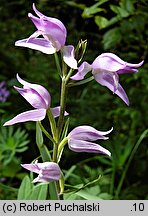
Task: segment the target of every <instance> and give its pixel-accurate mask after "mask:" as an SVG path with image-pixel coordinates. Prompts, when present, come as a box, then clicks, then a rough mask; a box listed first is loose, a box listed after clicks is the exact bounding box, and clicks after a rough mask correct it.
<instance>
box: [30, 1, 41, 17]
mask: <svg viewBox="0 0 148 216" xmlns="http://www.w3.org/2000/svg"><path fill="white" fill-rule="evenodd" d="M32 7H33V10H34V12H35V13H36V15H38V16H39V17H42V16H44V15H43V14H42V13H41V12H40V11H38V10H37V8H36V7H35V4H34V3H33V5H32Z"/></svg>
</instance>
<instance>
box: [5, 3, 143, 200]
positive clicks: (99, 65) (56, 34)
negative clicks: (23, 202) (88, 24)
mask: <svg viewBox="0 0 148 216" xmlns="http://www.w3.org/2000/svg"><path fill="white" fill-rule="evenodd" d="M33 10H34V12H35V14H36V16H34V15H33V14H31V13H29V14H28V17H29V18H30V19H31V21H32V22H33V24H34V25H35V27H36V29H37V30H36V31H35V32H34V33H33V34H32V35H31V36H30V37H29V38H26V39H22V40H19V41H17V42H16V43H15V45H16V46H21V47H27V48H30V49H34V50H38V51H41V52H42V53H45V54H54V56H55V61H56V65H57V72H58V73H59V75H60V78H61V98H60V102H59V106H57V107H51V95H50V93H49V92H48V90H47V89H45V88H44V87H43V86H41V85H38V84H33V83H30V82H27V81H25V80H23V79H22V78H20V76H19V75H18V74H17V80H18V82H19V83H20V84H22V88H20V87H16V86H14V88H15V89H16V90H17V91H18V92H19V93H20V94H21V95H22V96H23V97H24V98H25V99H26V100H27V101H28V102H29V103H30V104H31V105H32V107H33V109H32V110H29V111H26V112H23V113H20V114H18V115H17V116H15V117H14V118H13V119H11V120H9V121H7V122H6V123H5V124H4V126H9V125H13V124H16V123H21V122H27V121H34V122H36V137H37V147H38V148H39V151H40V154H41V158H42V161H41V162H40V163H39V162H38V161H35V162H34V163H30V164H22V167H24V168H25V169H27V170H29V171H31V172H34V173H37V174H38V176H37V177H36V178H35V179H34V180H33V183H36V182H46V183H49V184H50V190H49V193H50V198H51V199H60V197H61V196H60V195H61V194H63V193H64V175H63V173H62V168H61V167H60V165H59V162H60V159H61V157H62V153H63V149H64V146H65V145H66V144H68V147H69V149H70V150H72V151H75V152H88V153H96V154H104V155H108V156H111V153H110V152H109V151H108V150H107V149H105V148H103V147H101V146H100V145H99V144H97V143H95V141H97V140H106V139H108V136H107V135H108V134H109V133H110V132H111V131H112V130H113V128H111V129H109V130H108V131H106V132H104V131H99V130H97V129H95V128H93V127H92V126H88V125H82V126H78V127H75V128H74V129H73V130H71V131H70V132H68V126H69V121H68V119H69V116H70V115H69V113H68V112H67V111H66V98H67V97H68V94H67V89H68V87H72V86H75V85H80V84H84V83H87V82H90V81H91V80H93V79H95V80H96V81H97V82H98V83H99V84H101V85H102V86H106V87H107V88H109V89H110V90H111V91H112V92H113V93H115V94H116V95H118V96H119V97H120V98H121V99H122V100H123V101H124V102H125V103H126V104H127V105H129V100H128V97H127V95H126V93H125V91H124V89H123V87H122V86H121V85H120V83H119V75H120V74H124V73H132V74H134V73H137V72H138V70H137V68H139V67H140V66H141V65H142V64H143V61H142V62H140V63H138V64H131V63H127V62H125V61H123V60H121V59H120V58H119V57H118V56H116V55H115V54H113V53H103V54H101V55H99V56H98V57H97V58H96V59H95V60H94V61H93V62H92V63H91V64H90V63H88V62H81V61H82V57H83V55H84V53H85V49H86V41H80V43H79V45H78V47H77V52H79V50H81V52H80V53H81V56H80V55H79V59H77V57H75V49H74V46H72V45H65V44H66V37H67V30H66V28H65V26H64V24H63V23H62V22H61V21H60V20H58V19H56V18H52V17H47V16H45V15H43V14H42V13H41V12H39V11H38V10H37V8H36V7H35V5H34V4H33ZM57 52H60V53H61V55H60V57H61V59H60V60H59V56H58V54H57ZM60 62H62V64H61V65H60ZM80 62H81V64H80ZM86 74H90V77H87V78H85V76H86ZM52 97H53V96H52ZM46 116H47V118H48V120H49V123H50V129H49V131H51V132H49V131H47V130H46V129H45V127H44V126H43V124H42V120H43V119H44V118H46ZM42 133H43V134H44V135H45V136H46V137H48V139H49V140H50V141H51V142H52V143H53V149H52V150H53V151H52V154H51V153H49V149H48V148H47V146H46V145H45V144H43V142H42Z"/></svg>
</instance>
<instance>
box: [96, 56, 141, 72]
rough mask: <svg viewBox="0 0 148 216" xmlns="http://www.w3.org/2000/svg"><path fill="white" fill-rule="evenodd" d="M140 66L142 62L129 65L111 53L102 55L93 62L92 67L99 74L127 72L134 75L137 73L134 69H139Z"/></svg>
mask: <svg viewBox="0 0 148 216" xmlns="http://www.w3.org/2000/svg"><path fill="white" fill-rule="evenodd" d="M142 64H143V61H142V62H140V63H139V64H131V63H128V62H125V61H123V60H122V59H120V58H119V57H118V56H117V55H115V54H113V53H103V54H101V55H99V56H98V57H97V58H96V59H95V60H94V62H93V63H92V67H93V69H94V70H98V71H100V72H117V73H118V72H119V74H121V73H127V72H132V73H135V72H137V70H136V69H135V68H138V67H140V66H141V65H142Z"/></svg>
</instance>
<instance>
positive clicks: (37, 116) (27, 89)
mask: <svg viewBox="0 0 148 216" xmlns="http://www.w3.org/2000/svg"><path fill="white" fill-rule="evenodd" d="M17 80H18V82H20V83H21V84H22V85H23V88H18V87H16V86H14V88H15V89H16V90H17V91H18V92H19V93H20V94H21V95H22V96H23V97H24V98H25V99H26V100H27V101H28V102H29V103H30V104H31V105H32V106H33V107H34V108H35V109H34V110H30V111H26V112H23V113H21V114H19V115H17V116H15V117H14V118H13V119H11V120H9V121H7V122H6V123H5V124H4V126H7V125H13V124H16V123H20V122H27V121H41V120H43V119H44V118H45V116H46V111H47V110H48V108H49V107H50V102H51V97H50V94H49V92H48V91H47V90H46V89H45V88H44V87H43V86H41V85H37V84H31V83H29V82H26V81H24V80H23V79H21V78H20V77H19V75H18V74H17ZM50 109H51V111H52V114H53V116H54V117H55V118H56V117H58V116H59V114H60V107H59V106H58V107H54V108H50ZM65 115H68V113H67V112H65Z"/></svg>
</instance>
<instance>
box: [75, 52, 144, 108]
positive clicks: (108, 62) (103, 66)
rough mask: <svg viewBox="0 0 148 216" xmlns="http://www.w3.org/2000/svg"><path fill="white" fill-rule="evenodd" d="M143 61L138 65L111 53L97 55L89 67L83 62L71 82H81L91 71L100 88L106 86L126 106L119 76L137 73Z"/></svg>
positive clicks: (126, 99)
mask: <svg viewBox="0 0 148 216" xmlns="http://www.w3.org/2000/svg"><path fill="white" fill-rule="evenodd" d="M143 62H144V61H141V62H140V63H139V64H131V63H127V62H125V61H123V60H122V59H120V58H119V57H118V56H116V55H115V54H113V53H103V54H101V55H99V56H98V57H97V58H96V59H95V60H94V61H93V63H92V64H91V65H90V64H88V63H87V62H83V63H82V64H81V66H80V67H79V68H78V72H77V73H76V74H75V75H74V76H72V77H71V79H73V80H82V79H84V77H85V75H86V74H87V73H88V72H89V71H92V74H93V76H94V78H95V80H96V81H97V82H98V83H99V84H101V85H102V86H106V87H107V88H109V89H110V90H111V91H112V92H113V93H115V94H117V95H118V96H119V97H120V98H121V99H122V100H123V101H124V102H125V103H126V104H127V105H129V100H128V97H127V95H126V92H125V91H124V89H123V88H122V86H121V85H120V83H119V76H118V75H120V74H124V73H137V72H138V70H137V68H139V67H140V66H141V65H142V64H143Z"/></svg>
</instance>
